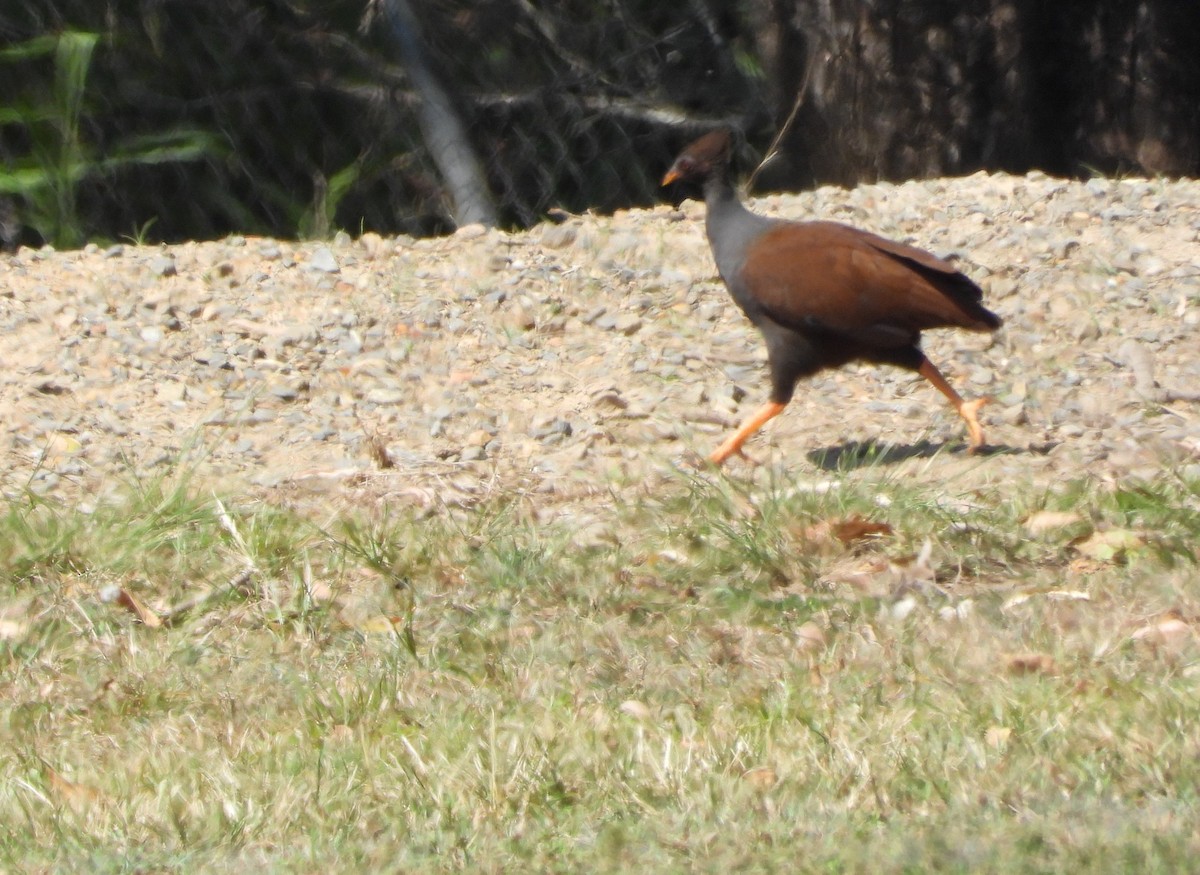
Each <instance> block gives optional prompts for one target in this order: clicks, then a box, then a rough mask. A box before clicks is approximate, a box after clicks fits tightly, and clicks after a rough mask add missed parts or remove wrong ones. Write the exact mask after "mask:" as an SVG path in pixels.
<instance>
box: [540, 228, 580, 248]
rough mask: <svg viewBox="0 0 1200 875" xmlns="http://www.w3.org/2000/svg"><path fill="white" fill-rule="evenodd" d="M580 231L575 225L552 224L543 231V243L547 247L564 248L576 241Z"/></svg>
mask: <svg viewBox="0 0 1200 875" xmlns="http://www.w3.org/2000/svg"><path fill="white" fill-rule="evenodd" d="M578 233H579V229H578V228H577V227H576V226H574V225H551V226H550V227H548V228H546V230H544V231H543V232H542V245H543V246H545V247H546V248H547V249H562V248H563V247H564V246H570V245H571V244H572V243H574V242H575V237H576V236H577V235H578Z"/></svg>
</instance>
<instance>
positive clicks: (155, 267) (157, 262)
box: [147, 255, 178, 277]
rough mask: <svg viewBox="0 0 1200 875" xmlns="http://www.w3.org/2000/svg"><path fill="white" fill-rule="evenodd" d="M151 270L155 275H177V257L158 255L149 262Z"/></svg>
mask: <svg viewBox="0 0 1200 875" xmlns="http://www.w3.org/2000/svg"><path fill="white" fill-rule="evenodd" d="M147 267H149V268H150V272H151V273H152V274H154V275H155V276H161V277H168V276H175V274H176V273H178V269H177V268H176V266H175V259H174V258H170V257H169V256H166V255H156V256H154V257H153V258H151V259H150V261H149V262H148V263H147Z"/></svg>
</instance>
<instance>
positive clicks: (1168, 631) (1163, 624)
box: [1129, 612, 1193, 650]
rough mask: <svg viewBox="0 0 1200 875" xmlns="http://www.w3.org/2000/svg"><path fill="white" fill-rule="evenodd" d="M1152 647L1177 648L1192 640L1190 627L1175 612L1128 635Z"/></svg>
mask: <svg viewBox="0 0 1200 875" xmlns="http://www.w3.org/2000/svg"><path fill="white" fill-rule="evenodd" d="M1129 637H1130V639H1132V640H1133V641H1140V642H1142V643H1143V644H1149V645H1150V646H1152V647H1166V648H1169V649H1173V650H1177V649H1179V648H1181V647H1183V646H1184V645H1185V644H1187V643H1188V642H1189V641H1191V640H1192V637H1193V633H1192V627H1191V626H1189V625H1188V624H1187V623H1186V622H1185V621H1184V620H1183V619H1181V618H1180V617H1179V616H1178V615H1177V614H1175V613H1173V612H1172V613H1169V614H1167V615H1165V616H1163V617H1162V618H1160V619H1158V620H1155V621H1154V622H1153V623H1147V624H1146V625H1145V626H1142V627H1141V628H1140V629H1138V630H1137V631H1135V632H1134V633H1133V634H1132V635H1130V636H1129Z"/></svg>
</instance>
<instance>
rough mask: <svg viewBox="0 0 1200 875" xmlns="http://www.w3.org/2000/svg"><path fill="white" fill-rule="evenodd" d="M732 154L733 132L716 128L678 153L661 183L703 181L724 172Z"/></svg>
mask: <svg viewBox="0 0 1200 875" xmlns="http://www.w3.org/2000/svg"><path fill="white" fill-rule="evenodd" d="M732 154H733V132H732V131H730V130H729V128H717V130H715V131H711V132H709V133H707V134H705V135H704V136H703V137H701V138H700V139H698V140H696V141H694V142H693V143H692V144H691V145H689V146H688V147H687V148H686V149H684V150H683V151H682V152H680V153H679V157H678V158H676V159H675V163H674V164H672V165H671V169H670V170H668V171H667V175H666V176H664V177H663V181H662V184H663V185H670V184H671V183H673V182H698V183H703V182H704V181H705V180H706V179H708V178H709V177H711V176H713V175H714V174H719V173H724V172H725V170H726V169H727V168H728V167H729V159H730V157H731V156H732Z"/></svg>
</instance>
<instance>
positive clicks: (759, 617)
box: [0, 466, 1200, 872]
mask: <svg viewBox="0 0 1200 875" xmlns="http://www.w3.org/2000/svg"><path fill="white" fill-rule="evenodd" d="M1042 511H1063V512H1067V511H1069V512H1071V513H1073V514H1074V515H1075V516H1074V518H1073V519H1064V520H1063V521H1061V525H1057V526H1054V527H1050V528H1048V529H1046V530H1043V531H1041V532H1040V533H1037V534H1032V533H1031V532H1030V531H1029V530H1028V529H1027V527H1026V525H1025V522H1026V521H1027V520H1028V519H1029V518H1030V516H1031V515H1032V514H1036V513H1038V512H1042ZM610 513H611V517H612V519H611V525H612V537H611V539H610V540H611V545H609V546H606V547H604V548H599V547H596V546H580V545H579V544H577V542H576V541H577V539H576V538H575V533H574V532H573V531H572V530H571V528H570V527H569V526H567V525H566V524H565V523H563V524H549V525H548V524H546V523H543V522H539V521H538V519H537V517H536V516H535V515H534V514H532V513H531V512H530V511H529V510H528V509H527V508H523V507H522V506H521V505H520V504H519V503H517V502H500V503H492V504H489V505H485V506H482V507H479V508H476V509H474V510H472V511H470V512H453V513H452V512H450V511H446V512H445V513H440V514H433V515H431V516H425V517H417V516H411V515H406V514H405V513H403V512H400V511H396V510H392V511H391V512H389V511H387V510H386V509H375V510H363V511H361V512H360V513H359V514H358V515H355V516H347V517H345V518H340V519H334V520H328V519H322V520H320V521H317V522H314V521H313V520H311V519H308V518H304V517H300V516H298V515H296V514H295V513H292V512H289V511H287V510H285V509H282V508H279V507H272V506H269V505H267V504H264V503H262V502H261V501H256V500H251V499H249V498H243V499H241V500H238V499H236V498H235V497H229V496H226V497H223V498H222V499H220V500H218V499H216V498H215V497H214V496H212V495H211V494H207V493H205V492H204V491H203V490H202V489H198V488H195V487H194V485H193V484H190V483H188V482H187V480H186V479H185V478H182V477H181V478H178V479H176V480H169V479H168V480H163V481H157V482H153V483H137V484H133V485H131V487H130V488H129V490H128V492H127V496H126V498H125V500H124V501H123V502H121V503H119V504H116V505H111V506H107V505H106V506H100V507H97V508H95V509H94V510H92V511H91V512H89V513H85V512H82V511H80V510H78V509H75V508H72V507H69V506H64V505H60V504H56V503H54V501H52V500H50V499H45V498H38V497H35V496H30V495H19V496H14V497H10V498H9V499H8V500H7V503H6V507H5V508H4V510H3V512H2V513H0V659H2V660H3V665H4V671H3V675H2V678H3V680H2V683H3V696H2V698H0V741H2V747H0V750H3V753H0V815H2V816H0V868H3V869H12V870H22V871H35V870H43V871H54V870H77V869H80V868H87V869H89V870H91V871H100V872H105V871H113V872H119V871H148V870H153V871H188V872H195V871H230V870H234V871H238V870H246V869H250V868H251V867H254V868H256V869H258V870H261V871H271V872H275V871H278V872H293V871H331V870H335V871H351V870H353V871H380V870H384V871H397V870H400V871H407V870H454V869H468V870H472V871H474V870H481V871H564V872H565V871H572V872H573V871H593V870H594V871H620V870H631V869H645V870H648V871H714V870H729V869H733V868H737V869H739V870H750V871H789V872H790V871H813V872H867V871H871V872H877V871H897V872H925V871H933V870H945V871H961V872H1053V871H1068V870H1071V871H1075V870H1086V871H1122V872H1123V871H1146V872H1155V871H1181V870H1185V869H1187V868H1189V866H1190V861H1191V859H1192V858H1193V857H1194V855H1195V854H1196V853H1197V851H1200V834H1198V832H1197V828H1196V826H1195V824H1196V823H1197V822H1200V820H1198V818H1197V815H1198V813H1200V812H1198V810H1197V809H1198V799H1197V788H1198V787H1200V735H1197V733H1196V732H1195V726H1196V725H1197V723H1198V722H1200V696H1197V683H1198V681H1197V650H1196V642H1195V641H1194V639H1193V635H1192V633H1191V629H1190V625H1189V624H1190V623H1191V621H1192V620H1193V619H1194V618H1195V617H1196V616H1197V615H1198V614H1200V608H1198V600H1200V586H1198V585H1197V584H1198V575H1197V567H1196V565H1197V558H1198V554H1197V544H1198V543H1200V482H1198V481H1196V480H1195V479H1190V478H1188V477H1185V476H1182V475H1179V474H1175V473H1172V472H1163V474H1162V476H1161V477H1160V478H1159V479H1158V480H1156V481H1154V482H1150V483H1140V484H1137V485H1131V486H1124V487H1120V488H1114V487H1112V486H1111V485H1107V484H1102V483H1098V482H1090V481H1079V482H1068V483H1063V484H1060V485H1059V486H1058V487H1057V488H1054V489H1050V490H1045V489H1043V490H1036V489H1034V488H1033V487H1032V486H1030V487H1028V488H1013V485H1012V484H1005V485H1004V486H1003V487H996V488H988V489H980V488H974V489H970V490H966V489H962V490H959V491H956V487H955V485H954V484H949V483H944V484H938V485H936V486H931V485H929V484H923V485H911V484H908V483H906V482H904V481H902V480H900V479H899V478H896V477H889V476H888V475H887V473H886V469H885V467H884V466H880V467H878V468H877V469H872V470H869V471H868V472H867V475H866V476H863V477H859V478H857V479H855V478H850V477H844V476H837V477H835V478H834V480H833V482H832V485H831V486H830V488H828V489H825V490H821V491H814V490H810V489H804V488H801V485H800V484H797V483H790V482H786V481H781V482H777V483H775V484H773V485H772V486H770V487H769V488H768V489H766V490H765V491H764V490H756V489H751V488H750V487H748V486H746V485H744V484H742V483H740V482H739V481H738V480H737V479H736V478H722V477H708V476H695V477H688V476H684V475H680V476H679V478H678V479H677V480H675V481H673V482H669V483H667V484H666V485H665V486H663V487H662V488H661V489H659V490H656V491H655V493H654V494H639V495H635V496H633V497H630V498H629V499H628V502H627V503H625V504H621V503H619V502H617V503H614V506H613V507H612V509H611V511H610ZM856 517H858V518H863V519H867V520H869V521H871V522H874V523H879V524H886V525H887V526H890V528H891V530H892V533H891V534H890V535H889V536H885V537H882V538H874V539H872V538H867V539H863V540H858V541H853V542H851V543H849V544H843V543H842V542H841V541H840V540H839V539H838V538H837V537H834V536H831V535H830V534H829V531H830V529H829V526H828V523H829V522H830V521H836V520H845V519H853V518H856ZM1114 531H1116V532H1126V533H1129V534H1130V538H1126V539H1123V540H1121V541H1120V542H1119V544H1120V546H1119V548H1118V549H1113V550H1099V551H1097V550H1094V549H1091V548H1090V546H1089V545H1092V544H1095V543H1096V538H1097V535H1096V534H1095V533H1101V534H1103V533H1108V532H1114ZM106 590H107V591H109V592H110V593H111V592H114V591H123V592H125V593H128V594H129V595H131V596H133V597H134V598H135V599H136V600H137V601H138V602H139V603H140V604H142V605H145V606H148V607H149V608H150V610H151V611H153V614H152V615H151V616H152V618H158V619H164V620H166V622H163V624H162V625H161V626H158V627H152V626H150V625H147V624H146V623H145V622H143V620H144V619H146V618H145V617H142V619H139V617H138V615H137V614H136V613H135V611H133V610H132V609H128V607H129V606H128V604H127V603H125V607H122V604H123V603H122V602H121V601H120V600H112V599H110V600H109V601H104V600H102V599H101V598H99V597H98V594H99V593H101V592H103V591H106ZM197 593H202V594H204V597H203V598H200V599H198V598H197V597H196V596H197ZM1067 594H1070V595H1067ZM1081 594H1082V595H1086V596H1087V598H1086V599H1084V598H1082V597H1080V596H1081ZM1014 596H1020V597H1019V598H1014ZM188 604H191V605H192V607H191V609H190V610H187V611H182V610H180V611H177V612H172V611H171V610H170V609H171V607H172V606H179V605H188ZM1181 628H1182V630H1183V631H1182V632H1181V631H1180V629H1181Z"/></svg>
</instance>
